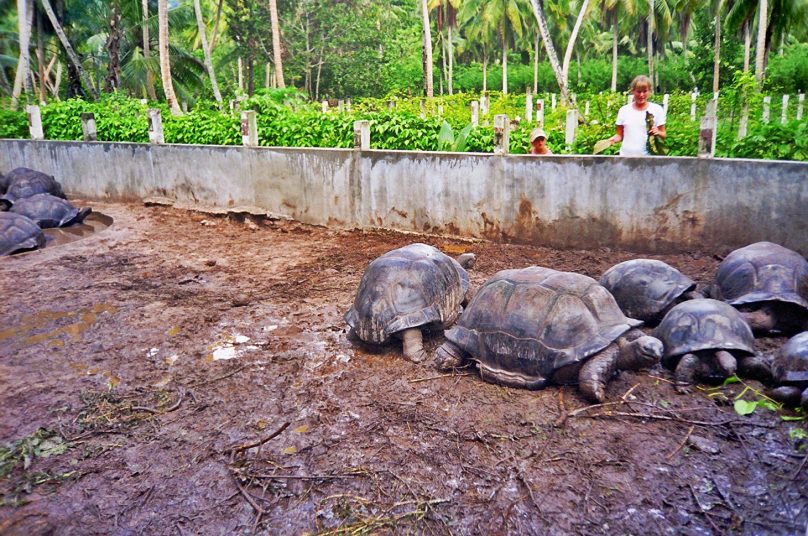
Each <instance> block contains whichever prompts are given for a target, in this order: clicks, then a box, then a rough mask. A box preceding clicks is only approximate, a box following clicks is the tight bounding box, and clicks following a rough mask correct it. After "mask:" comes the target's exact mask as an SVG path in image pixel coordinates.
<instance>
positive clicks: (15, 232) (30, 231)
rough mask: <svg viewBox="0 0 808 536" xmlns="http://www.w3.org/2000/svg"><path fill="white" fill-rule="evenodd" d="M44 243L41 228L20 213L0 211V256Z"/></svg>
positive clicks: (33, 247) (37, 246)
mask: <svg viewBox="0 0 808 536" xmlns="http://www.w3.org/2000/svg"><path fill="white" fill-rule="evenodd" d="M44 245H45V235H44V234H43V233H42V229H40V228H39V226H38V225H37V224H36V223H34V222H33V221H32V220H31V219H29V218H26V217H25V216H23V215H21V214H14V213H11V212H0V256H2V255H9V254H11V253H14V252H16V251H22V250H26V249H35V248H40V247H42V246H44Z"/></svg>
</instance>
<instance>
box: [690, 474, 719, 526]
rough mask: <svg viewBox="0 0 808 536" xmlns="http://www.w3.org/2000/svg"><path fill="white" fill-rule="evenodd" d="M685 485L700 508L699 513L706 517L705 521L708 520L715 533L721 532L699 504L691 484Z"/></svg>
mask: <svg viewBox="0 0 808 536" xmlns="http://www.w3.org/2000/svg"><path fill="white" fill-rule="evenodd" d="M687 487H688V488H690V493H692V494H693V500H694V501H696V505H697V506H698V507H699V510H701V513H702V514H703V515H704V517H705V518H706V519H707V521H709V522H710V525H711V526H712V527H713V530H714V531H715V533H716V534H721V529H719V528H718V525H716V524H715V522H714V521H713V520H712V519H711V518H710V513H709V512H707V511H706V510H705V509H704V507H703V506H702V505H701V501H700V500H699V498H698V496H697V495H696V490H694V489H693V486H691V485H690V484H688V485H687Z"/></svg>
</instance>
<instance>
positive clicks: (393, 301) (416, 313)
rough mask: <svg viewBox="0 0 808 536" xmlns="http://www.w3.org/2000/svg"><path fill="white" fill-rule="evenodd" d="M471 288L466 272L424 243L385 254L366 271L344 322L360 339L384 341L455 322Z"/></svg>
mask: <svg viewBox="0 0 808 536" xmlns="http://www.w3.org/2000/svg"><path fill="white" fill-rule="evenodd" d="M468 288H469V278H468V273H466V270H465V269H463V267H461V266H460V264H458V263H457V261H455V260H454V259H452V258H451V257H449V256H447V255H445V254H443V253H441V252H440V251H439V250H438V249H436V248H434V247H432V246H428V245H426V244H410V245H409V246H405V247H403V248H399V249H395V250H393V251H390V252H387V253H385V254H384V255H382V256H381V257H379V258H377V259H376V260H374V261H373V262H371V263H370V264H369V265H368V267H367V268H366V269H365V273H364V275H363V276H362V281H361V282H360V283H359V291H358V292H357V294H356V299H355V300H354V304H353V307H352V308H351V310H350V311H348V313H347V314H346V315H345V321H346V322H347V323H348V324H349V325H350V326H351V327H352V328H353V329H354V330H355V331H356V334H357V335H358V336H359V338H360V339H362V340H364V341H367V342H372V343H376V344H382V343H384V342H386V341H387V340H388V339H389V337H390V336H391V335H392V334H394V333H397V332H399V331H403V330H406V329H409V328H414V327H418V326H425V325H427V324H433V323H435V324H440V325H441V326H448V325H450V324H452V323H453V322H454V321H455V320H456V319H457V317H458V315H459V314H460V311H461V310H462V307H461V303H462V302H463V300H464V299H465V296H466V292H467V291H468Z"/></svg>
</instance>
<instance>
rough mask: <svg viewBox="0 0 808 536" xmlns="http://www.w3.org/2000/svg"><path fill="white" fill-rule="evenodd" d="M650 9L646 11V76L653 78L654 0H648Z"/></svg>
mask: <svg viewBox="0 0 808 536" xmlns="http://www.w3.org/2000/svg"><path fill="white" fill-rule="evenodd" d="M650 5H651V10H650V11H649V12H648V39H647V41H646V45H645V52H646V54H648V77H649V78H650V79H651V80H653V79H654V0H650Z"/></svg>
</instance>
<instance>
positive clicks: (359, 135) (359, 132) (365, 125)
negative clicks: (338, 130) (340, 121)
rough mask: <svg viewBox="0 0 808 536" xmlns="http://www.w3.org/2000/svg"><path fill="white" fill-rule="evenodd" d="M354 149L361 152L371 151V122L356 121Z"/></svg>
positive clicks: (354, 126)
mask: <svg viewBox="0 0 808 536" xmlns="http://www.w3.org/2000/svg"><path fill="white" fill-rule="evenodd" d="M353 130H354V136H353V139H354V148H356V149H359V150H361V151H367V150H368V149H370V121H354V124H353Z"/></svg>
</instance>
